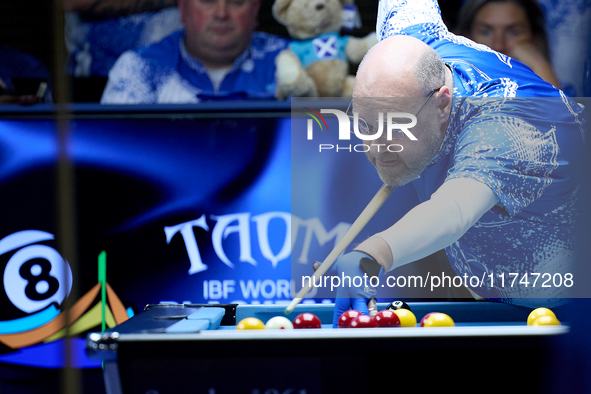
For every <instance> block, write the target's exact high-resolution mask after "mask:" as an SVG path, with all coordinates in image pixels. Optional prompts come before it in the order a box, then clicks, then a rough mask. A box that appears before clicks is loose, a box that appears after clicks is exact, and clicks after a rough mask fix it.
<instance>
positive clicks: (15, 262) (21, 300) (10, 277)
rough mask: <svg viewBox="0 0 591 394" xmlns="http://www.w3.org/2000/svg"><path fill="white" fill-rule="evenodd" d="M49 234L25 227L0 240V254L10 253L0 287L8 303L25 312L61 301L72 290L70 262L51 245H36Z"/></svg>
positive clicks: (31, 311)
mask: <svg viewBox="0 0 591 394" xmlns="http://www.w3.org/2000/svg"><path fill="white" fill-rule="evenodd" d="M53 239H54V237H53V235H52V234H50V233H47V232H44V231H37V230H26V231H20V232H17V233H14V234H11V235H9V236H7V237H5V238H3V239H1V240H0V255H4V254H6V253H9V252H14V251H15V250H16V252H14V254H13V255H12V256H11V257H10V259H9V260H8V262H7V264H6V268H5V269H4V277H3V283H4V290H5V292H6V295H7V296H8V298H9V299H10V302H12V304H13V305H14V306H16V307H17V308H18V309H20V310H21V311H23V312H25V313H29V314H31V313H35V312H38V311H40V310H42V309H45V308H46V307H47V306H49V305H51V304H52V303H57V304H58V305H61V303H62V302H63V301H64V300H65V299H66V297H67V296H68V294H70V291H71V289H72V270H71V268H70V265H69V264H68V262H67V261H66V260H64V258H63V257H62V256H61V255H60V254H59V253H58V251H57V250H55V249H54V248H52V247H50V246H47V245H43V244H39V243H40V242H44V241H49V240H53Z"/></svg>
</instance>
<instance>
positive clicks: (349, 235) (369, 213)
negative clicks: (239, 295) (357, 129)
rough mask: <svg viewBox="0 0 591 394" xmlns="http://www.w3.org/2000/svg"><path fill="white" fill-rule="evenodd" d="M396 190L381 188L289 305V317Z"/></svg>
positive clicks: (287, 313)
mask: <svg viewBox="0 0 591 394" xmlns="http://www.w3.org/2000/svg"><path fill="white" fill-rule="evenodd" d="M393 190H394V187H393V186H390V185H387V184H383V185H382V187H380V190H378V192H377V193H376V195H375V196H374V197H373V198H372V199H371V201H370V202H369V204H367V206H366V207H365V209H364V210H363V211H362V212H361V214H359V216H358V217H357V219H355V221H354V222H353V224H352V225H351V227H349V230H347V232H346V233H345V235H344V236H343V238H342V239H341V240H340V241H339V243H338V244H337V245H336V246H335V247H334V249H333V250H332V252H330V254H329V255H328V256H327V257H326V259H324V261H323V262H322V264H320V267H318V269H317V270H316V272H314V275H312V278H311V280H310V281H309V283H308V285H306V286H304V287H303V288H302V289H301V290H300V291H299V292H298V294H297V295H296V297H295V298H294V299H293V300H292V301H291V302H290V303H289V305H288V306H287V308H285V314H286V315H289V314H290V313H291V312H292V311H293V309H294V308H295V307H296V305H297V304H299V303H300V302H301V301H302V299H303V298H304V296H305V295H306V294H308V292H309V291H310V289H311V288H312V284H313V283H315V282H316V279H318V277H320V276H323V275H324V274H325V273H326V271H328V269H329V268H330V267H331V266H332V265H333V264H334V262H335V261H336V260H337V258H338V257H339V256H340V255H341V253H343V251H344V250H345V249H346V248H347V246H349V244H350V243H351V242H353V240H354V239H355V237H356V236H357V235H358V234H359V233H360V232H361V230H362V229H363V228H364V227H365V225H366V224H367V223H368V222H369V221H370V220H371V218H372V217H373V216H374V215H375V214H376V212H377V211H378V209H380V207H381V206H382V205H383V204H384V202H386V200H387V199H388V197H390V194H392V191H393Z"/></svg>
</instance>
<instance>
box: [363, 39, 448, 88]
mask: <svg viewBox="0 0 591 394" xmlns="http://www.w3.org/2000/svg"><path fill="white" fill-rule="evenodd" d="M444 81H445V65H444V63H443V61H442V60H441V58H440V57H439V55H438V54H437V52H435V50H434V49H432V48H431V47H429V46H428V45H427V44H425V43H424V42H422V41H420V40H418V39H416V38H414V37H410V36H403V35H397V36H391V37H388V38H386V39H384V40H382V41H380V42H379V43H377V44H376V45H375V46H373V48H371V50H370V51H369V52H368V53H367V54H366V55H365V57H364V59H363V61H362V62H361V64H360V65H359V70H358V71H357V78H356V82H355V89H354V91H353V96H354V97H416V96H423V95H425V94H428V93H429V91H431V90H432V89H436V88H438V87H439V86H441V85H442V84H443V83H444Z"/></svg>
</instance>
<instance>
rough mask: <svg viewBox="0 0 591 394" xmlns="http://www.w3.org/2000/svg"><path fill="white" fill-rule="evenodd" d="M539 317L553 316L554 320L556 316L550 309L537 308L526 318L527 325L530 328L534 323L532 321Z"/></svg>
mask: <svg viewBox="0 0 591 394" xmlns="http://www.w3.org/2000/svg"><path fill="white" fill-rule="evenodd" d="M540 316H553V317H554V318H556V315H555V314H554V312H552V311H551V310H550V309H548V308H537V309H534V310H533V311H532V312H531V313H530V314H529V316H528V317H527V325H528V326H531V325H532V324H533V323H534V321H535V320H536V319H537V318H538V317H540Z"/></svg>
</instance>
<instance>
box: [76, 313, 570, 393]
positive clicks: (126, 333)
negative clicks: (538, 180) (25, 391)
mask: <svg viewBox="0 0 591 394" xmlns="http://www.w3.org/2000/svg"><path fill="white" fill-rule="evenodd" d="M408 304H409V306H410V308H411V309H412V311H413V313H414V314H415V315H416V317H417V320H418V321H420V319H421V318H422V317H423V316H424V315H425V314H427V313H429V312H433V311H438V312H444V313H447V314H448V315H450V316H451V317H452V318H453V319H454V321H455V323H456V325H455V327H438V328H423V327H418V326H417V327H404V328H401V327H396V328H357V329H350V328H349V329H334V328H332V324H331V322H332V316H333V308H334V304H300V305H298V306H297V307H296V308H295V310H294V311H293V312H292V313H291V314H290V315H289V316H288V318H290V319H291V320H293V319H294V318H295V316H297V315H298V314H299V313H302V312H311V313H314V314H315V315H317V316H318V317H319V318H320V320H321V322H322V328H321V329H299V330H242V331H240V330H236V329H235V327H236V324H237V323H238V322H239V321H240V320H242V319H244V318H246V317H257V318H259V319H260V320H262V321H263V322H266V321H267V320H269V319H270V318H271V317H273V316H278V315H283V311H284V308H285V305H234V304H232V305H192V304H156V305H148V306H147V307H146V309H145V310H144V311H143V312H141V313H138V314H137V315H136V316H134V317H133V318H131V319H129V320H128V321H126V322H124V323H123V324H121V325H119V326H117V327H115V328H113V329H111V330H109V331H106V332H105V333H90V334H89V335H88V337H87V353H88V354H89V356H90V357H92V358H99V359H102V360H103V361H104V376H105V385H106V388H107V392H108V394H118V393H125V394H128V393H141V394H165V393H175V394H177V393H184V392H190V393H208V394H212V393H249V394H250V393H253V394H254V393H260V394H263V393H269V394H271V393H306V394H309V393H327V392H328V393H333V392H335V393H374V392H382V391H383V389H384V387H390V388H391V391H390V389H388V392H400V390H407V389H409V390H419V391H423V388H430V387H432V388H433V389H434V390H436V391H441V389H445V390H446V391H447V389H451V390H455V391H456V392H462V391H470V392H485V391H487V390H488V389H491V388H494V387H497V385H499V386H498V387H499V390H500V391H506V389H507V388H508V387H510V388H511V390H510V391H511V392H516V391H519V390H523V391H522V392H538V393H540V392H544V388H545V387H546V383H547V379H548V378H549V376H551V374H550V372H551V368H552V367H553V366H552V364H551V361H552V359H553V356H554V353H555V352H556V351H557V347H558V346H557V344H558V342H557V341H558V339H559V338H560V337H562V336H564V334H567V333H568V331H569V326H568V324H563V325H561V326H543V327H530V326H527V325H526V320H527V316H528V314H529V312H530V311H531V309H527V308H522V307H516V306H511V305H505V304H500V303H493V302H414V303H413V302H409V303H408ZM386 305H387V304H386V303H378V310H382V309H384V308H385V307H386ZM559 317H560V316H559ZM519 377H520V378H519ZM474 385H477V386H474ZM507 385H509V386H507Z"/></svg>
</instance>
